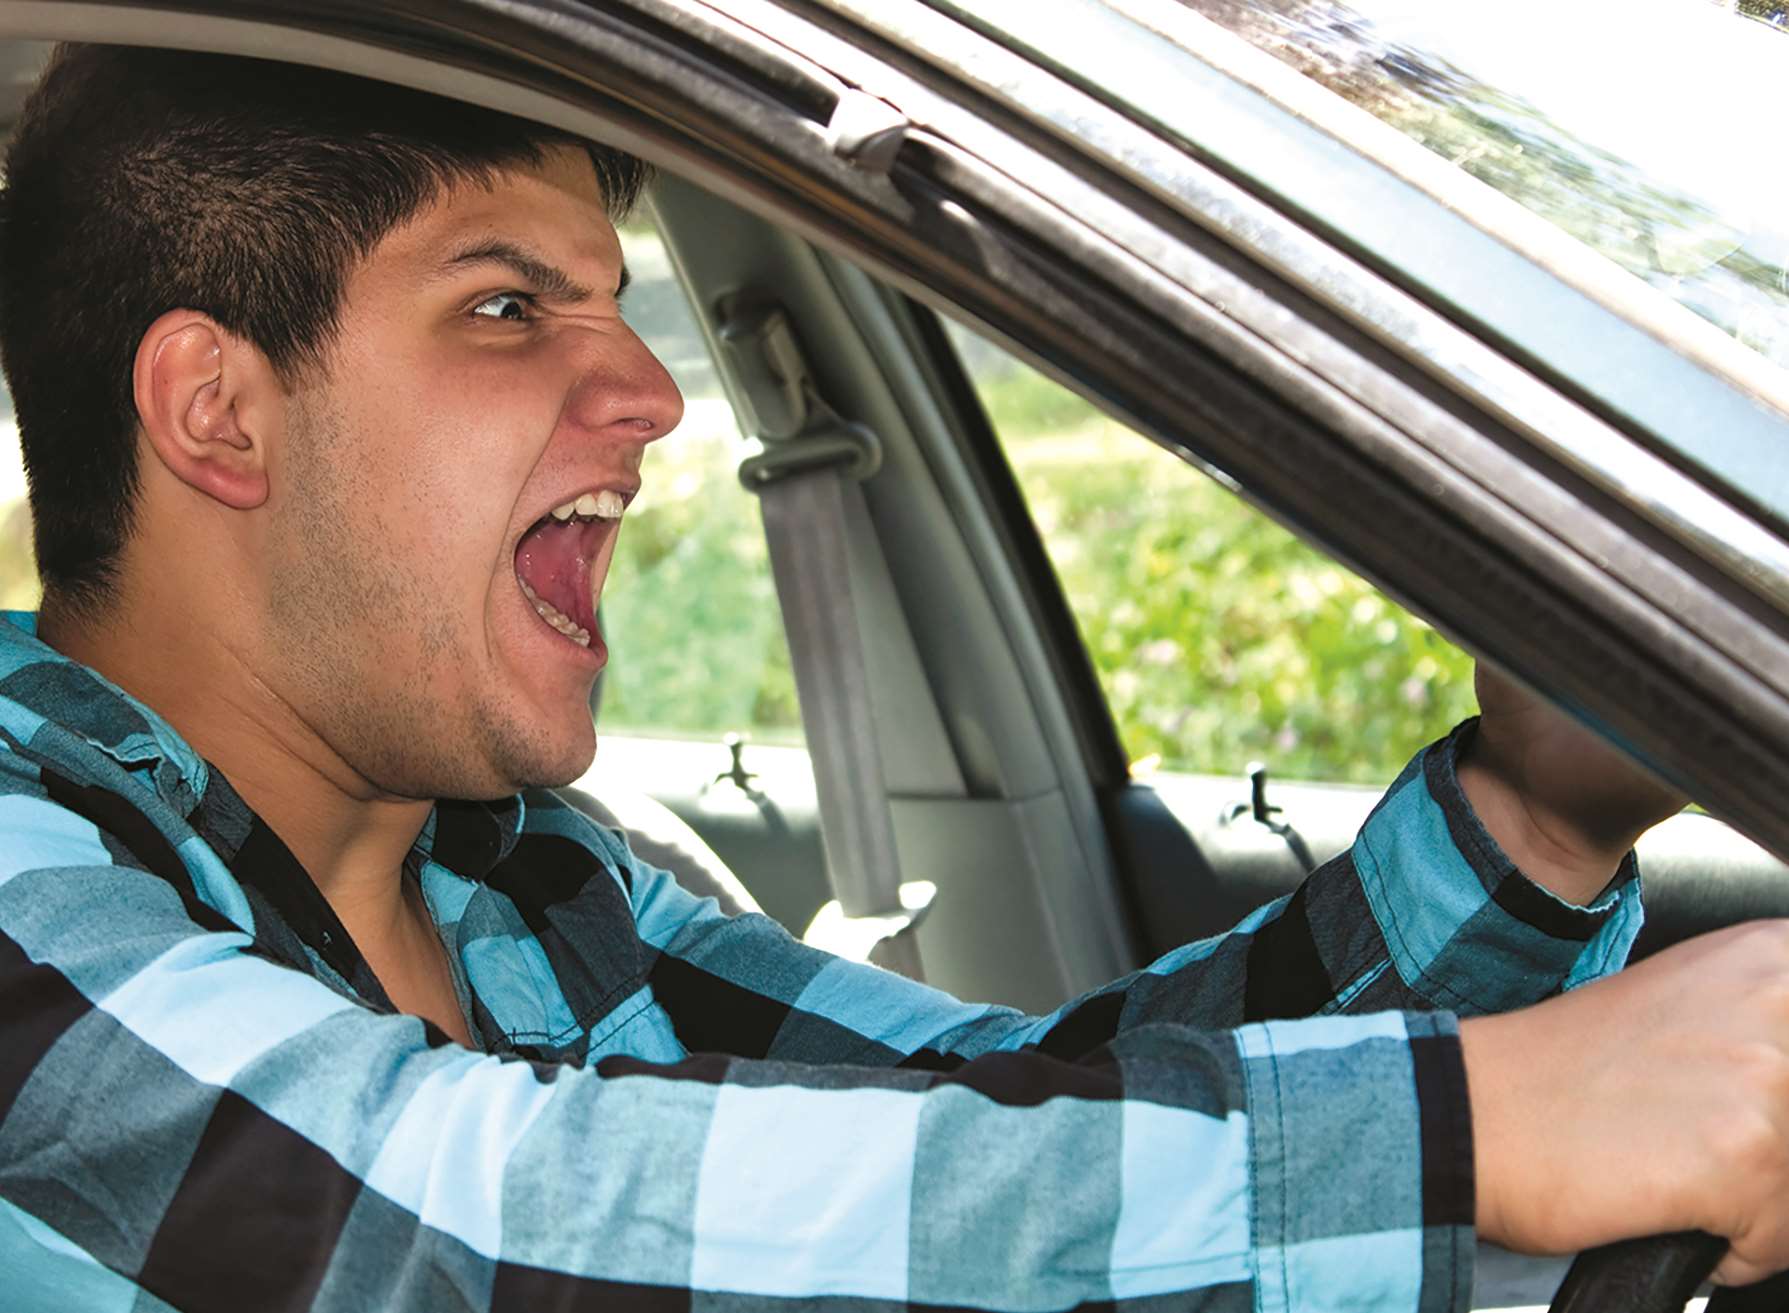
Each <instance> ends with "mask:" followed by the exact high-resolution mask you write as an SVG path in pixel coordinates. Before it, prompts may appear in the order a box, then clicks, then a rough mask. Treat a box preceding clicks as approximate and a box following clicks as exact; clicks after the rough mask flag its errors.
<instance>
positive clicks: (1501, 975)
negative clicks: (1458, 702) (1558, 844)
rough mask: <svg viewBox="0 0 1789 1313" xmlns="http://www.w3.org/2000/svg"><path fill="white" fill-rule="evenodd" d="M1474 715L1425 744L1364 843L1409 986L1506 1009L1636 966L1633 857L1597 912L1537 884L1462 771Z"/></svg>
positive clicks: (1433, 996)
mask: <svg viewBox="0 0 1789 1313" xmlns="http://www.w3.org/2000/svg"><path fill="white" fill-rule="evenodd" d="M1477 725H1478V721H1477V720H1476V718H1475V719H1473V720H1468V721H1466V722H1464V723H1463V724H1461V725H1460V726H1459V727H1458V728H1456V729H1455V730H1454V731H1453V733H1452V734H1450V735H1448V736H1447V738H1445V739H1443V740H1441V741H1440V742H1439V743H1435V744H1432V745H1431V746H1429V747H1427V748H1425V749H1423V751H1422V752H1421V753H1419V754H1418V755H1417V757H1416V759H1415V760H1414V761H1412V762H1411V764H1410V765H1409V766H1408V767H1407V768H1406V769H1405V771H1404V773H1403V774H1402V775H1401V776H1399V777H1398V781H1397V783H1395V784H1394V785H1393V786H1392V788H1391V790H1390V791H1389V792H1388V793H1387V794H1386V796H1385V798H1384V799H1383V800H1382V801H1381V802H1380V804H1379V806H1378V808H1376V809H1375V811H1374V812H1373V815H1372V816H1371V817H1370V818H1369V819H1368V821H1367V823H1366V825H1364V826H1363V827H1362V828H1361V832H1360V835H1359V836H1358V837H1357V838H1356V840H1355V843H1354V851H1353V856H1354V865H1355V869H1356V870H1357V872H1358V873H1359V877H1360V880H1361V884H1362V887H1363V889H1364V891H1365V893H1366V896H1367V901H1368V903H1369V905H1370V906H1371V908H1372V911H1373V916H1374V918H1375V919H1376V920H1377V921H1378V923H1379V926H1380V929H1381V931H1382V933H1383V934H1384V937H1385V943H1386V946H1387V949H1388V950H1389V953H1390V956H1391V960H1392V964H1393V966H1394V967H1395V968H1396V970H1397V972H1398V974H1399V975H1400V976H1401V977H1402V979H1403V980H1404V982H1405V984H1406V985H1408V986H1409V987H1410V988H1411V989H1413V990H1415V991H1417V992H1418V993H1420V994H1421V995H1423V996H1424V997H1425V998H1427V999H1429V1000H1430V1001H1432V1002H1433V1003H1434V1004H1435V1006H1437V1007H1439V1008H1445V1009H1447V1010H1449V1011H1454V1012H1460V1013H1464V1014H1468V1015H1470V1014H1475V1013H1486V1012H1504V1011H1508V1010H1509V1009H1511V1008H1515V1007H1521V1006H1524V1005H1526V1004H1529V1003H1534V1002H1538V1001H1539V1000H1540V999H1543V998H1546V997H1548V996H1549V995H1551V994H1554V993H1557V992H1558V991H1560V990H1562V989H1570V988H1574V987H1576V986H1578V985H1581V984H1585V983H1587V982H1589V981H1591V980H1594V979H1597V978H1598V977H1600V976H1603V975H1606V974H1608V973H1609V972H1611V971H1615V970H1618V969H1620V967H1621V966H1622V965H1623V964H1624V963H1625V962H1626V961H1627V955H1628V952H1629V950H1630V949H1631V948H1632V947H1633V943H1634V939H1635V937H1636V936H1637V935H1638V934H1639V932H1640V924H1641V919H1642V916H1643V911H1642V906H1641V900H1640V878H1639V871H1638V868H1637V866H1636V865H1635V862H1634V855H1633V854H1632V853H1631V852H1630V853H1629V854H1628V855H1627V856H1626V857H1624V858H1623V859H1622V862H1621V866H1620V867H1619V868H1618V870H1617V872H1616V876H1615V879H1614V881H1613V882H1612V883H1611V885H1610V888H1609V890H1608V891H1607V892H1605V893H1604V894H1603V896H1602V897H1600V898H1599V899H1597V901H1596V902H1594V903H1592V904H1591V905H1590V906H1588V907H1580V906H1577V905H1575V904H1572V903H1568V902H1565V901H1564V900H1563V899H1561V898H1559V897H1558V896H1557V895H1555V894H1553V893H1552V892H1551V891H1549V890H1547V889H1545V888H1543V887H1542V886H1540V885H1538V884H1536V883H1535V882H1534V881H1532V880H1530V879H1529V878H1528V877H1527V876H1526V875H1524V874H1523V873H1522V872H1521V871H1520V870H1518V869H1517V868H1516V865H1515V863H1514V862H1512V861H1511V860H1510V859H1509V857H1508V856H1507V855H1506V854H1505V853H1504V852H1503V850H1502V849H1501V848H1500V847H1499V846H1498V845H1497V841H1496V840H1495V839H1493V838H1492V837H1491V835H1490V833H1489V832H1488V831H1487V830H1486V829H1485V827H1484V825H1483V823H1482V822H1480V820H1479V818H1478V815H1477V813H1476V812H1474V811H1473V809H1472V805H1471V804H1470V803H1469V802H1468V801H1467V800H1466V795H1465V793H1464V792H1463V791H1462V790H1461V788H1460V781H1459V777H1458V775H1457V774H1456V770H1455V767H1456V763H1457V760H1458V756H1459V749H1460V746H1461V745H1462V744H1463V743H1464V742H1465V741H1466V739H1467V737H1468V736H1469V735H1471V734H1472V733H1473V732H1474V731H1475V729H1476V728H1477Z"/></svg>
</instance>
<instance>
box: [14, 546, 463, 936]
mask: <svg viewBox="0 0 1789 1313" xmlns="http://www.w3.org/2000/svg"><path fill="white" fill-rule="evenodd" d="M151 578H152V576H150V575H146V574H141V573H139V574H138V575H137V579H138V580H139V581H141V583H140V586H139V587H136V588H133V589H132V590H130V592H129V594H128V595H121V596H119V597H118V598H117V599H115V600H114V601H113V602H111V603H108V605H107V606H106V607H105V608H104V609H103V611H102V612H101V614H99V615H98V616H97V617H94V616H93V615H90V614H86V613H83V614H78V615H77V614H76V613H75V612H73V611H72V610H70V609H69V608H67V607H65V606H63V605H59V604H58V603H57V602H56V601H55V600H54V599H46V600H45V603H44V607H43V610H42V612H41V614H40V616H39V619H38V636H39V637H40V638H41V639H42V640H43V641H44V642H45V643H47V644H48V645H49V646H51V647H53V648H55V649H56V650H57V651H59V652H61V653H62V654H63V655H65V656H68V657H70V658H72V659H74V660H76V661H79V662H81V663H83V664H84V665H87V666H90V667H92V668H93V669H94V670H97V671H98V672H99V673H100V674H102V675H104V676H105V677H106V678H107V679H109V680H111V681H112V682H113V683H114V684H116V685H118V686H119V687H120V688H122V689H124V690H125V691H126V692H128V693H130V694H131V695H132V696H133V697H135V698H137V699H138V700H140V701H141V702H143V703H145V704H146V705H148V706H150V707H153V708H154V709H155V711H156V712H157V713H158V714H160V715H161V716H162V717H163V718H164V719H165V720H167V721H168V723H169V724H171V725H172V726H173V727H174V728H175V729H176V730H177V731H178V732H179V733H180V735H181V737H183V738H184V739H185V740H186V741H187V742H188V743H190V744H191V745H192V746H193V748H194V749H195V750H196V751H197V752H198V753H199V754H200V755H201V756H202V757H204V758H205V759H206V760H207V761H209V762H210V763H211V764H212V765H213V766H215V767H216V768H217V769H219V770H221V771H222V772H223V773H224V775H225V776H226V777H227V778H228V779H229V781H230V783H231V784H232V785H233V786H234V787H235V789H236V791H237V792H238V793H240V794H241V795H242V798H243V801H245V802H246V803H248V805H249V806H250V807H251V808H253V809H254V811H255V814H256V815H258V816H259V817H260V818H261V819H262V820H263V821H265V822H266V823H267V824H268V825H270V826H272V827H273V829H274V831H275V832H276V833H277V834H278V835H279V836H280V838H281V839H282V840H284V841H285V843H286V846H287V847H289V848H290V849H291V850H292V853H293V855H294V856H295V857H297V859H298V860H299V862H300V863H301V864H302V865H303V866H304V868H305V870H306V871H307V872H308V873H309V874H310V876H311V879H312V880H313V881H315V882H316V885H317V888H318V889H319V891H320V892H321V893H322V894H323V896H324V898H325V899H327V900H328V902H329V904H330V906H331V907H332V908H333V909H334V911H335V913H336V915H337V916H338V917H340V918H341V919H342V923H343V924H344V925H345V926H347V927H348V930H349V933H350V934H353V935H354V936H355V938H356V939H357V940H358V939H361V938H362V937H363V936H365V937H369V938H375V939H376V938H383V937H386V936H388V935H390V934H392V933H394V932H395V930H396V928H397V927H400V926H401V925H403V924H404V923H405V921H406V918H411V917H412V916H413V909H412V908H410V907H409V906H408V904H407V903H406V902H405V899H404V896H403V883H402V879H401V871H402V867H403V861H404V857H405V856H406V854H408V852H409V851H410V848H411V846H412V845H413V844H414V843H415V842H416V836H417V835H418V834H419V833H420V832H421V830H422V827H423V824H424V823H425V822H426V821H427V819H428V815H429V810H430V808H431V806H432V805H433V804H432V803H430V802H429V801H426V800H417V799H414V798H399V797H394V796H392V795H389V794H386V793H383V792H382V791H381V790H379V789H378V788H376V787H375V786H374V785H373V784H372V783H371V782H369V781H368V780H367V779H366V778H365V777H363V776H362V775H360V774H359V772H357V771H356V770H354V769H353V768H352V767H351V766H350V765H349V764H348V763H347V762H345V761H343V760H342V758H341V757H340V756H339V755H338V754H336V753H335V752H334V751H333V750H332V749H331V748H330V747H329V745H328V744H327V743H325V742H324V741H323V740H322V739H321V738H320V737H319V736H318V735H317V734H316V733H315V732H314V731H313V730H312V729H311V728H310V726H308V725H307V724H306V723H305V721H304V719H303V717H302V716H301V715H300V714H298V712H297V710H296V709H295V708H294V707H292V706H291V705H290V704H289V703H288V702H286V701H285V700H284V699H282V698H280V697H279V696H278V695H277V694H276V693H275V692H274V690H272V689H271V688H269V687H268V686H267V685H266V683H264V682H263V681H262V680H260V679H259V678H257V677H256V676H255V675H254V673H253V670H254V668H255V667H254V663H253V662H252V661H251V660H249V659H248V655H247V653H246V652H245V651H244V650H243V649H242V648H239V647H237V646H235V645H233V644H232V642H231V641H230V639H229V638H228V635H229V634H231V633H232V632H233V631H232V629H231V628H230V627H229V626H225V625H220V624H219V623H218V620H217V617H216V616H215V615H209V614H208V615H205V616H200V615H198V614H195V611H194V607H193V604H192V602H191V600H190V598H191V596H192V594H193V592H194V590H191V589H188V588H184V587H181V586H179V585H176V584H174V583H172V582H171V581H170V582H169V583H166V584H162V585H161V586H159V587H158V586H157V585H156V584H155V583H153V582H147V581H148V580H149V579H151ZM183 594H184V596H183Z"/></svg>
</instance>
